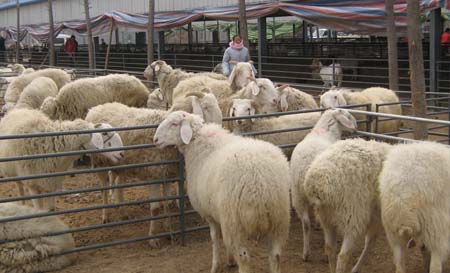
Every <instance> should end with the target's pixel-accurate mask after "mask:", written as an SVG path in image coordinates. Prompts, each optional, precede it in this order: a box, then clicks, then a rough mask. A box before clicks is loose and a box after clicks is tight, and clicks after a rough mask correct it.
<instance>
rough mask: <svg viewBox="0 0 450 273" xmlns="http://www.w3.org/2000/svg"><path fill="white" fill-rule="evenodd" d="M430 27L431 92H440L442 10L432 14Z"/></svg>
mask: <svg viewBox="0 0 450 273" xmlns="http://www.w3.org/2000/svg"><path fill="white" fill-rule="evenodd" d="M430 27H431V29H430V53H429V54H430V56H429V57H430V67H429V69H430V92H439V84H438V73H439V71H438V69H437V67H438V65H437V64H438V62H439V60H440V57H441V52H440V51H441V47H440V46H441V45H440V35H441V9H434V10H432V11H431V12H430ZM446 49H447V48H446Z"/></svg>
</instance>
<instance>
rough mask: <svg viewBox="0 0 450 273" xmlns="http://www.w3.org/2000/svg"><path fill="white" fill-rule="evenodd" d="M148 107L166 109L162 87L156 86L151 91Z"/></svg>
mask: <svg viewBox="0 0 450 273" xmlns="http://www.w3.org/2000/svg"><path fill="white" fill-rule="evenodd" d="M147 108H150V109H165V108H166V107H165V103H164V97H163V95H162V93H161V89H159V88H156V89H155V90H153V92H151V93H150V95H149V96H148V100H147Z"/></svg>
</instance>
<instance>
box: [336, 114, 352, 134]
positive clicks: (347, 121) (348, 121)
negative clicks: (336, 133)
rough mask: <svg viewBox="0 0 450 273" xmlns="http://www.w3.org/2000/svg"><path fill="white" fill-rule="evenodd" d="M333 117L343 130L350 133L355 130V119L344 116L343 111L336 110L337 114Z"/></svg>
mask: <svg viewBox="0 0 450 273" xmlns="http://www.w3.org/2000/svg"><path fill="white" fill-rule="evenodd" d="M335 117H336V119H337V121H338V122H339V123H340V124H341V125H342V126H344V127H345V128H347V129H349V130H352V131H354V130H356V127H357V123H356V120H355V118H353V116H351V117H348V116H347V115H345V114H344V112H343V111H340V110H338V112H337V113H336V114H335Z"/></svg>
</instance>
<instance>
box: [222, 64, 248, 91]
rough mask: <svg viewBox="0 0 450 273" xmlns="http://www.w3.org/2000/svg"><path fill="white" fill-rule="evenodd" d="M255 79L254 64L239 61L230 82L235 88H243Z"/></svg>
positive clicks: (229, 79)
mask: <svg viewBox="0 0 450 273" xmlns="http://www.w3.org/2000/svg"><path fill="white" fill-rule="evenodd" d="M254 80H255V72H254V71H253V67H252V65H251V64H250V63H248V62H240V63H237V64H236V65H235V66H234V68H233V71H231V74H230V77H229V78H228V82H229V83H230V86H231V89H233V90H239V89H242V88H244V87H245V86H247V84H249V83H250V82H251V81H254Z"/></svg>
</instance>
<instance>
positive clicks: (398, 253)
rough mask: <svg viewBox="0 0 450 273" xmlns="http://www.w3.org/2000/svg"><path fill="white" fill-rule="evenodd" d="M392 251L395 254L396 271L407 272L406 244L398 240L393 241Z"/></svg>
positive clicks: (397, 272) (398, 272)
mask: <svg viewBox="0 0 450 273" xmlns="http://www.w3.org/2000/svg"><path fill="white" fill-rule="evenodd" d="M392 252H393V254H394V263H395V273H406V264H405V254H406V244H403V245H402V244H399V243H398V242H392Z"/></svg>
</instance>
